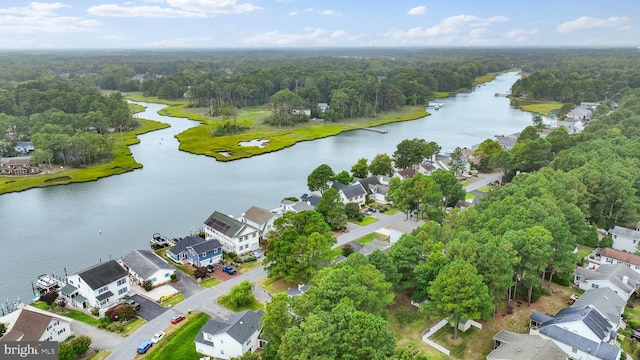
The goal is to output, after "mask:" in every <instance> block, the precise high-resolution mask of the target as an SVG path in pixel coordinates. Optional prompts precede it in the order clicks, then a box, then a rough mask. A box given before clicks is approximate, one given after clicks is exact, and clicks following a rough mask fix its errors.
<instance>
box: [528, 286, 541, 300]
mask: <svg viewBox="0 0 640 360" xmlns="http://www.w3.org/2000/svg"><path fill="white" fill-rule="evenodd" d="M528 291H529V290H528V289H527V291H526V292H525V291H523V294H529V292H528ZM541 296H542V289H540V287H539V286H536V285H534V286H533V290H532V291H531V303H534V302H536V301H538V300H540V297H541Z"/></svg>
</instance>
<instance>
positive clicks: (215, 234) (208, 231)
mask: <svg viewBox="0 0 640 360" xmlns="http://www.w3.org/2000/svg"><path fill="white" fill-rule="evenodd" d="M204 234H205V238H206V239H207V240H211V239H216V240H218V241H219V242H220V244H221V245H222V249H223V250H224V251H226V252H234V253H236V254H238V255H240V254H246V253H248V252H251V251H253V250H258V248H259V247H260V243H259V241H260V236H259V234H258V229H256V228H254V227H253V226H251V225H249V224H245V223H242V222H240V221H238V220H236V219H234V218H232V217H230V216H227V215H225V214H223V213H221V212H218V211H214V212H213V214H211V216H209V217H208V218H207V220H206V221H205V222H204Z"/></svg>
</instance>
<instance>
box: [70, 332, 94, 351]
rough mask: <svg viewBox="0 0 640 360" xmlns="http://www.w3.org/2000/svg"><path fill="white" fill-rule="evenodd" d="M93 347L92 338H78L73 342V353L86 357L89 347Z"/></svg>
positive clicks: (83, 336)
mask: <svg viewBox="0 0 640 360" xmlns="http://www.w3.org/2000/svg"><path fill="white" fill-rule="evenodd" d="M90 346H91V338H90V337H88V336H85V335H82V336H78V337H77V338H75V339H73V340H71V347H72V348H73V352H75V353H76V355H78V356H81V355H84V354H85V353H86V352H87V350H89V347H90Z"/></svg>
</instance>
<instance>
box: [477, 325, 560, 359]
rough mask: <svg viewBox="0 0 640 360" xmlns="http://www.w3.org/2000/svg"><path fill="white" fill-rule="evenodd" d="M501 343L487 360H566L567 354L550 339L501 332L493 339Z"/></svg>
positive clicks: (506, 331)
mask: <svg viewBox="0 0 640 360" xmlns="http://www.w3.org/2000/svg"><path fill="white" fill-rule="evenodd" d="M493 339H494V340H497V341H499V342H500V346H499V347H497V348H496V349H494V350H493V351H492V352H491V353H490V354H489V355H487V360H566V359H567V354H565V352H564V351H562V349H561V348H560V347H559V346H558V345H556V344H555V343H554V342H553V341H551V340H549V339H543V338H541V337H540V336H538V335H528V334H518V333H515V332H512V331H509V330H500V332H498V333H497V334H496V336H494V337H493Z"/></svg>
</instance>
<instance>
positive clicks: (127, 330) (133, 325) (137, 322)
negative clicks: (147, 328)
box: [121, 318, 147, 336]
mask: <svg viewBox="0 0 640 360" xmlns="http://www.w3.org/2000/svg"><path fill="white" fill-rule="evenodd" d="M146 323H147V321H146V320H145V319H142V318H135V319H133V320H131V321H129V322H128V323H126V324H124V327H123V328H122V332H121V334H122V335H124V336H127V335H130V334H133V333H134V332H135V331H136V330H138V329H139V328H140V327H141V326H142V325H144V324H146Z"/></svg>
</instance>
